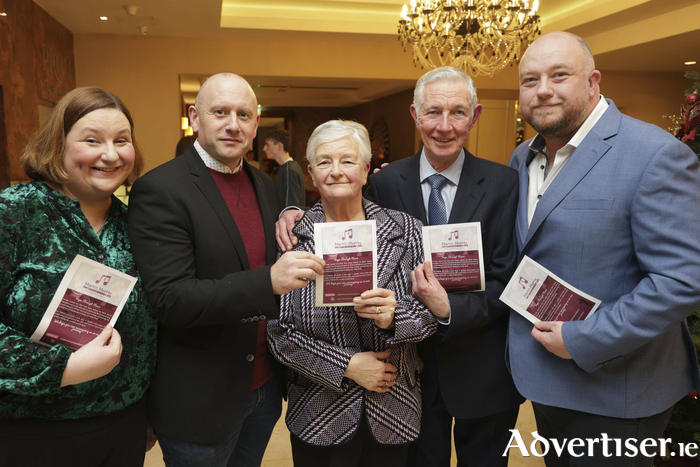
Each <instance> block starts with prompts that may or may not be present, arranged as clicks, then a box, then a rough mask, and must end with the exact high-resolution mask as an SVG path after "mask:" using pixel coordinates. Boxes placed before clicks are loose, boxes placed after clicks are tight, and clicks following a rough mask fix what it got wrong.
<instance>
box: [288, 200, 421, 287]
mask: <svg viewBox="0 0 700 467" xmlns="http://www.w3.org/2000/svg"><path fill="white" fill-rule="evenodd" d="M362 207H363V208H364V210H365V215H366V218H367V220H372V219H374V220H376V221H377V287H380V288H386V286H387V284H388V283H389V281H391V280H392V279H393V278H394V277H395V276H396V273H397V270H398V269H399V268H400V267H401V262H402V259H403V257H404V254H405V253H406V249H407V248H408V239H407V238H406V230H405V228H404V227H403V222H398V221H397V220H396V219H395V217H397V216H402V214H401V213H399V212H397V211H391V212H390V211H387V210H386V209H384V208H381V207H379V206H378V205H376V204H374V203H372V202H371V201H368V200H366V199H365V198H362ZM325 221H326V216H325V214H324V213H323V206H322V205H321V202H320V201H319V202H318V203H316V204H315V205H314V206H313V207H312V208H311V209H309V210H308V211H306V213H305V214H304V216H303V217H302V218H301V220H300V221H299V222H298V223H297V224H296V225H295V226H294V229H293V232H294V234H295V235H296V236H297V237H299V245H303V247H302V249H303V250H306V251H310V252H312V253H313V252H314V245H315V243H314V224H316V223H320V222H325ZM307 243H308V245H307Z"/></svg>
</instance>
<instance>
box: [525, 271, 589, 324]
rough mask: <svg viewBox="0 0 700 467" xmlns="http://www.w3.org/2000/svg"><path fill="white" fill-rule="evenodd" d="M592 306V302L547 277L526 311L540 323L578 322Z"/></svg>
mask: <svg viewBox="0 0 700 467" xmlns="http://www.w3.org/2000/svg"><path fill="white" fill-rule="evenodd" d="M594 306H595V303H594V302H592V301H590V300H588V299H586V298H585V297H583V296H581V295H579V294H577V293H576V292H574V291H573V290H570V289H567V288H566V287H564V286H563V285H561V284H560V283H559V282H557V280H556V279H554V278H553V277H552V276H547V278H546V279H545V280H544V282H543V283H542V286H541V287H540V289H539V290H538V291H537V294H535V298H534V299H533V300H532V303H530V306H528V307H527V311H529V312H530V313H531V314H532V315H533V316H534V317H535V318H537V319H539V320H540V321H580V320H583V319H586V317H587V316H588V314H589V313H590V312H591V310H593V307H594Z"/></svg>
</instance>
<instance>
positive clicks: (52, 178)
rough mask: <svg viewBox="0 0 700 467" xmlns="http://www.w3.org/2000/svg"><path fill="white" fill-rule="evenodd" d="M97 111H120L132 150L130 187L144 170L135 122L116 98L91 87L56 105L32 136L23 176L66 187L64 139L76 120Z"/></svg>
mask: <svg viewBox="0 0 700 467" xmlns="http://www.w3.org/2000/svg"><path fill="white" fill-rule="evenodd" d="M100 109H116V110H119V111H120V112H121V113H123V114H124V116H125V117H126V119H127V120H128V121H129V126H130V127H131V141H132V144H133V146H134V168H133V169H132V171H131V173H130V174H129V176H128V177H127V179H126V181H125V182H124V184H125V185H127V186H129V185H131V184H132V183H133V182H134V181H135V180H136V179H137V178H138V176H139V175H140V174H141V170H142V169H143V155H142V154H141V150H140V149H139V146H138V144H137V143H136V138H135V137H134V122H133V120H132V119H131V114H130V113H129V110H128V109H127V108H126V107H125V106H124V104H123V103H122V101H121V100H119V98H118V97H117V96H115V95H114V94H112V93H111V92H107V91H105V90H104V89H101V88H98V87H94V86H91V87H84V88H77V89H74V90H72V91H71V92H69V93H68V94H66V95H65V96H63V97H62V98H61V100H59V101H58V103H57V104H56V107H54V109H53V110H52V111H51V114H50V115H49V117H48V118H47V119H46V122H44V125H42V127H41V128H40V129H39V131H37V132H36V133H34V134H33V135H32V137H31V138H30V139H29V142H28V143H27V146H26V147H25V148H24V151H22V155H21V156H20V161H21V162H22V166H23V167H24V173H26V174H27V176H28V177H29V178H32V179H34V180H46V181H49V182H54V183H59V184H64V183H67V182H68V181H69V180H70V177H69V176H68V174H67V173H66V170H65V168H64V167H63V153H64V152H65V150H66V135H67V134H68V133H69V132H70V130H71V128H73V125H75V123H76V122H77V121H78V120H80V119H81V118H83V117H84V116H86V115H87V114H89V113H90V112H93V111H95V110H100Z"/></svg>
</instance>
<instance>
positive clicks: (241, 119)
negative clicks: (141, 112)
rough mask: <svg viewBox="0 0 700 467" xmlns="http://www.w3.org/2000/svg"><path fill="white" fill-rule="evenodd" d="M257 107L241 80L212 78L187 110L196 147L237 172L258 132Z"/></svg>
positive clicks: (237, 78)
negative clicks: (195, 134) (195, 136)
mask: <svg viewBox="0 0 700 467" xmlns="http://www.w3.org/2000/svg"><path fill="white" fill-rule="evenodd" d="M257 106H258V104H257V100H256V98H255V94H253V91H252V90H251V89H250V86H249V85H248V83H247V82H246V81H245V80H244V79H243V78H241V77H240V76H236V75H230V74H219V75H214V76H212V77H211V78H209V80H207V82H206V83H205V86H203V87H202V89H201V90H200V91H199V95H198V96H197V103H196V104H195V105H194V106H191V107H190V109H189V116H190V120H191V122H192V129H193V130H194V131H196V132H197V133H198V134H197V140H198V141H199V144H200V145H201V146H202V148H203V149H204V150H205V151H206V152H207V153H208V154H209V155H210V156H212V157H213V158H215V159H216V160H218V161H219V162H221V163H223V164H226V165H227V166H229V167H230V168H231V169H235V168H237V167H238V165H239V164H240V162H241V158H242V157H243V156H245V153H246V152H247V151H248V150H249V149H250V147H251V145H252V144H253V139H254V138H255V135H256V133H257V131H258V122H259V121H260V116H259V115H258V113H257Z"/></svg>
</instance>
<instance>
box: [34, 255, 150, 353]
mask: <svg viewBox="0 0 700 467" xmlns="http://www.w3.org/2000/svg"><path fill="white" fill-rule="evenodd" d="M135 284H136V278H135V277H132V276H129V275H128V274H124V273H123V272H120V271H117V270H116V269H113V268H110V267H108V266H104V265H102V264H100V263H98V262H96V261H93V260H91V259H88V258H85V257H84V256H80V255H76V257H75V259H74V260H73V262H72V263H71V265H70V267H69V268H68V270H67V271H66V274H65V275H64V276H63V279H62V280H61V283H60V284H59V286H58V289H57V290H56V294H55V295H54V296H53V299H51V303H49V306H48V308H47V309H46V312H45V313H44V316H43V317H42V319H41V322H40V323H39V326H37V328H36V331H34V333H33V334H32V336H31V340H33V341H34V342H37V343H39V344H43V345H48V346H51V345H54V344H64V345H65V346H67V347H68V348H70V349H72V350H78V349H79V348H81V347H82V346H83V345H85V344H87V343H88V342H90V341H92V340H93V339H94V338H95V337H97V336H98V335H99V334H100V333H101V332H102V330H103V329H104V328H105V326H107V325H108V324H109V325H110V326H114V323H115V322H116V321H117V318H118V317H119V314H120V313H121V311H122V308H124V304H125V303H126V300H127V299H128V298H129V294H130V293H131V290H132V289H133V288H134V285H135Z"/></svg>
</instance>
